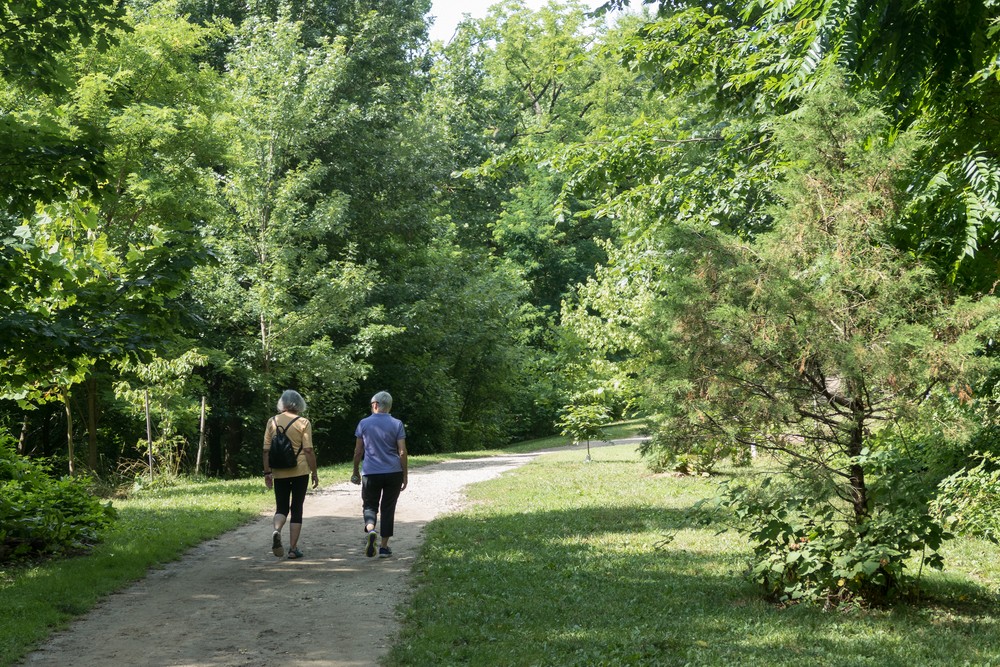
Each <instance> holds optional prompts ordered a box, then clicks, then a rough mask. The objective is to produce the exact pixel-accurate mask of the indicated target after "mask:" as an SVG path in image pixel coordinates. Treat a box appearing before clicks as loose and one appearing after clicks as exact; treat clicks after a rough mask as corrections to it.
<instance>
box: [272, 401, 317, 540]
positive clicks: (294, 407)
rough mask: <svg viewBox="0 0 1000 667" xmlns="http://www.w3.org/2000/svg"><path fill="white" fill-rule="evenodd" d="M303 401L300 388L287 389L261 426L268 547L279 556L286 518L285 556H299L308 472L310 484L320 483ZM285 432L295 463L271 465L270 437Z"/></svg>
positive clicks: (314, 485)
mask: <svg viewBox="0 0 1000 667" xmlns="http://www.w3.org/2000/svg"><path fill="white" fill-rule="evenodd" d="M305 411H306V402H305V400H304V399H303V398H302V396H301V395H300V394H299V392H297V391H294V390H292V389H288V390H286V391H285V392H284V393H283V394H282V395H281V398H280V399H278V414H277V415H275V416H274V417H272V418H271V419H268V420H267V426H266V428H265V429H264V484H265V485H266V486H267V488H269V489H271V488H273V489H274V504H275V511H274V519H273V521H272V522H273V524H274V532H273V533H271V551H272V552H273V553H274V555H275V556H277V557H279V558H281V557H282V556H284V555H285V548H284V546H283V545H282V543H281V529H282V528H283V527H284V525H285V520H286V519H287V518H288V517H289V515H291V518H290V520H289V521H288V557H289V558H302V552H301V551H300V550H299V536H300V535H301V534H302V506H303V505H304V504H305V499H306V491H307V490H308V488H309V473H310V471H311V472H312V483H313V484H312V485H313V488H314V489H315V488H316V487H317V486H319V472H318V470H317V469H316V454H315V452H313V442H312V424H310V423H309V420H308V419H306V418H305V417H303V416H302V413H303V412H305ZM279 430H280V432H281V433H284V434H285V435H287V436H288V439H289V440H290V441H291V443H292V449H293V451H294V452H295V465H294V466H293V467H291V468H274V469H273V470H272V469H271V465H270V457H269V456H268V455H269V453H270V450H271V441H272V440H273V439H274V436H275V434H277V433H278V432H279Z"/></svg>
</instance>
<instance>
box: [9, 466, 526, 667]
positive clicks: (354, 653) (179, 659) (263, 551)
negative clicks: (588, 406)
mask: <svg viewBox="0 0 1000 667" xmlns="http://www.w3.org/2000/svg"><path fill="white" fill-rule="evenodd" d="M534 456H535V455H534V454H524V455H514V456H500V457H491V458H483V459H474V460H468V461H451V462H447V463H441V464H437V465H434V466H428V467H425V468H418V469H415V470H413V471H411V472H410V480H409V486H408V488H407V489H406V490H405V491H404V492H403V494H402V495H401V496H400V499H399V506H398V508H397V512H396V530H395V533H396V535H395V536H394V537H393V539H392V542H391V546H392V549H393V556H392V557H391V558H385V559H382V558H366V557H365V555H364V540H363V537H364V534H363V532H362V524H361V522H362V519H361V492H360V488H359V487H357V486H353V485H351V484H350V483H347V482H344V483H340V484H335V485H331V486H327V487H325V488H323V489H320V490H319V491H316V492H310V494H309V496H308V497H307V498H306V504H305V517H304V521H303V529H302V537H301V539H300V541H299V548H301V549H302V551H303V552H304V553H305V558H303V559H302V560H291V561H290V560H287V559H283V558H281V559H279V558H275V557H274V555H272V553H271V548H270V547H271V542H270V537H271V521H270V514H267V515H265V516H262V517H261V518H260V519H259V520H256V521H253V522H251V523H250V524H248V525H246V526H243V527H242V528H239V529H237V530H234V531H232V532H229V533H226V534H225V535H223V536H221V537H219V538H217V539H214V540H210V541H208V542H205V543H204V544H201V545H199V546H198V547H195V548H194V549H192V550H190V551H189V552H188V553H186V554H185V555H184V556H183V557H182V558H181V559H180V560H178V561H176V562H173V563H170V564H168V565H167V566H166V567H164V568H163V569H159V570H156V571H154V572H152V573H150V575H149V576H147V577H146V578H145V579H143V580H142V581H140V582H138V583H136V584H134V585H132V586H130V587H129V588H127V589H125V590H123V591H121V592H119V593H116V594H114V595H111V596H109V597H108V598H107V599H106V600H105V601H104V602H102V603H101V604H100V605H98V606H97V607H96V608H95V609H94V610H93V611H91V612H90V613H88V614H87V615H86V616H84V617H81V618H80V619H78V620H77V621H75V622H74V623H73V624H72V625H71V626H70V627H69V628H68V629H67V630H65V631H62V632H59V633H57V634H55V635H53V636H52V638H51V639H50V640H49V641H48V642H47V643H46V644H44V645H43V646H42V647H41V648H39V649H38V650H37V651H35V652H33V653H31V654H30V655H28V656H27V658H26V659H25V660H24V662H23V663H22V664H24V665H59V666H60V667H62V666H64V665H73V666H74V667H96V666H98V665H100V666H101V667H105V666H106V665H109V664H118V665H136V664H142V665H149V666H152V667H187V666H192V667H194V666H199V667H205V666H220V667H221V666H226V667H230V666H233V667H235V666H241V667H242V666H248V665H252V666H256V665H260V666H263V665H285V664H287V665H292V664H294V665H307V666H312V667H347V666H354V665H359V666H360V665H375V664H377V663H378V660H379V659H380V658H381V657H382V656H384V655H385V654H386V653H387V652H388V650H389V646H390V644H391V642H392V639H393V637H394V636H395V634H396V633H397V631H398V629H399V623H398V619H397V616H396V610H397V608H398V607H399V606H400V605H401V604H402V603H403V602H405V600H406V598H407V596H408V594H409V574H410V569H411V567H412V565H413V562H414V559H415V557H416V555H417V552H418V550H419V548H420V545H421V543H422V541H423V528H424V526H425V525H426V524H427V522H429V521H430V520H432V519H434V518H435V517H437V516H438V515H440V514H442V513H444V512H449V511H453V510H455V509H457V508H458V507H460V506H461V503H462V488H463V487H465V486H466V485H467V484H471V483H474V482H479V481H483V480H486V479H490V478H492V477H495V476H497V475H499V474H501V473H503V472H505V471H507V470H510V469H512V468H516V467H518V466H520V465H523V464H524V463H527V462H528V461H530V460H531V459H532V458H534ZM284 537H285V540H286V544H287V530H286V531H285V535H284ZM81 585H85V582H81Z"/></svg>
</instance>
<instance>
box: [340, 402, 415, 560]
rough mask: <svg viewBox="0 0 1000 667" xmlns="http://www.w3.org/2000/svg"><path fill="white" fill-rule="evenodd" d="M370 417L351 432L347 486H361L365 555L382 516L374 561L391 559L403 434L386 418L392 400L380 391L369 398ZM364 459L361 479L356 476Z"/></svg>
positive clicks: (370, 552) (403, 472)
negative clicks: (351, 466)
mask: <svg viewBox="0 0 1000 667" xmlns="http://www.w3.org/2000/svg"><path fill="white" fill-rule="evenodd" d="M371 408H372V413H371V415H369V416H368V417H365V418H364V419H362V420H361V421H360V422H358V427H357V428H356V429H355V430H354V437H355V441H354V474H353V475H351V482H353V483H354V484H361V501H362V507H363V511H364V518H365V555H366V556H368V557H369V558H371V557H372V556H374V555H375V550H376V549H375V542H376V540H377V539H378V535H377V534H376V533H375V524H376V520H377V519H378V513H379V511H380V510H381V512H382V528H381V529H380V531H379V532H380V533H381V535H382V544H381V545H380V546H379V547H378V557H379V558H388V557H389V556H391V555H392V550H391V549H390V548H389V538H390V537H392V529H393V522H394V520H395V515H396V501H397V500H398V499H399V493H400V492H401V491H402V490H403V489H405V488H406V476H407V466H406V431H405V430H404V428H403V422H401V421H399V420H398V419H396V418H395V417H392V416H390V415H389V411H390V410H391V409H392V396H390V395H389V392H387V391H380V392H379V393H377V394H375V395H374V396H372V400H371ZM362 459H364V462H365V464H364V475H363V476H362V475H361V474H360V472H359V470H360V466H361V460H362Z"/></svg>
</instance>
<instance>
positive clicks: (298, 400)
mask: <svg viewBox="0 0 1000 667" xmlns="http://www.w3.org/2000/svg"><path fill="white" fill-rule="evenodd" d="M286 411H287V412H294V413H295V414H297V415H300V414H302V413H303V412H305V411H306V399H304V398H302V394H300V393H299V392H297V391H295V390H294V389H286V390H285V392H284V393H283V394H282V395H281V398H279V399H278V412H286Z"/></svg>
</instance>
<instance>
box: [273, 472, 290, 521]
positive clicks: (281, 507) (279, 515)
mask: <svg viewBox="0 0 1000 667" xmlns="http://www.w3.org/2000/svg"><path fill="white" fill-rule="evenodd" d="M291 495H292V484H291V480H290V479H288V478H284V479H276V480H274V506H275V510H274V519H273V523H274V529H275V530H277V531H278V532H281V528H282V526H284V525H285V519H286V518H287V517H288V510H289V505H290V499H291Z"/></svg>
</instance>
